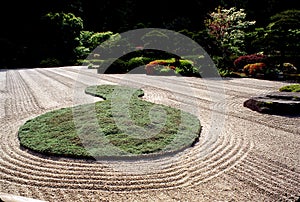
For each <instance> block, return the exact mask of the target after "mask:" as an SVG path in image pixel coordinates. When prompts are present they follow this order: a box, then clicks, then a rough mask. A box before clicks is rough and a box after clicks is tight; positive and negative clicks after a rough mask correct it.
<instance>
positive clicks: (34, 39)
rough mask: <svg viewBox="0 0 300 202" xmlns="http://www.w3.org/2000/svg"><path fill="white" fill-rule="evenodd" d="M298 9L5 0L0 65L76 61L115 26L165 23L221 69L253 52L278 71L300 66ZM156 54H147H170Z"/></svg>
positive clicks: (219, 1)
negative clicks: (284, 64) (288, 65)
mask: <svg viewBox="0 0 300 202" xmlns="http://www.w3.org/2000/svg"><path fill="white" fill-rule="evenodd" d="M299 10H300V8H299V5H298V4H297V1H295V0H285V1H281V0H259V1H258V0H251V1H250V0H233V1H226V2H225V1H224V0H216V1H209V0H200V1H199V0H189V1H184V2H181V3H175V2H169V1H158V0H152V1H135V0H124V1H116V0H110V1H102V0H89V1H83V0H75V1H74V0H72V1H71V0H53V1H36V0H28V1H21V2H18V3H17V4H16V3H15V2H11V1H10V2H7V4H5V5H2V12H1V13H0V20H1V26H2V29H1V32H0V46H1V52H0V56H1V57H0V68H20V67H22V68H24V67H25V68H26V67H49V66H65V65H78V64H82V62H83V60H84V59H85V58H86V56H87V55H89V53H90V52H91V51H92V50H93V49H94V48H95V47H97V46H98V45H99V44H101V43H102V42H103V41H105V40H107V39H108V38H112V37H115V39H117V38H118V33H122V32H125V31H128V30H132V29H136V28H165V29H169V30H174V31H177V32H180V33H182V34H184V35H186V36H188V37H190V38H192V39H193V40H195V41H196V42H197V43H199V45H201V46H202V47H203V48H204V49H205V50H206V51H207V52H208V53H209V55H210V56H211V57H212V58H213V60H214V62H215V64H216V65H217V67H218V68H219V70H220V73H222V74H223V75H226V74H230V72H231V71H233V70H234V71H238V70H239V71H241V70H242V69H243V68H237V67H236V66H234V61H235V60H236V59H238V57H241V56H244V55H252V54H256V53H263V54H264V55H265V56H267V57H268V58H269V60H268V64H266V66H267V69H268V71H266V72H271V73H272V74H278V72H280V71H281V72H283V71H284V70H283V68H284V66H283V63H290V64H292V65H293V66H295V67H299V66H300V65H299V64H300V63H299V55H300V50H299V46H300V45H299V39H300V11H299ZM159 56H160V55H159V54H158V55H157V56H155V57H153V58H151V59H153V60H155V59H168V58H160V57H159ZM169 59H170V58H169ZM94 60H95V61H97V62H99V58H98V60H97V57H95V58H94ZM141 60H143V59H141ZM145 61H147V62H149V61H148V60H147V59H146V60H144V61H143V63H142V64H144V63H146V62H145ZM240 64H241V63H240ZM126 65H128V64H125V66H126ZM122 68H123V67H122ZM122 68H121V69H122ZM270 69H271V70H270ZM298 69H300V68H298ZM254 72H255V71H254ZM266 72H265V73H266ZM298 73H299V70H298Z"/></svg>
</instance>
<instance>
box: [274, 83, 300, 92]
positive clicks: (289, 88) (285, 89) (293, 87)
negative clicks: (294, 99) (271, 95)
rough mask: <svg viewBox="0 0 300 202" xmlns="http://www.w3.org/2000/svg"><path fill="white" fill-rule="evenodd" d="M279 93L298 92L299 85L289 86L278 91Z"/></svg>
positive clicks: (299, 90)
mask: <svg viewBox="0 0 300 202" xmlns="http://www.w3.org/2000/svg"><path fill="white" fill-rule="evenodd" d="M279 91H281V92H300V84H291V85H287V86H283V87H281V88H280V89H279Z"/></svg>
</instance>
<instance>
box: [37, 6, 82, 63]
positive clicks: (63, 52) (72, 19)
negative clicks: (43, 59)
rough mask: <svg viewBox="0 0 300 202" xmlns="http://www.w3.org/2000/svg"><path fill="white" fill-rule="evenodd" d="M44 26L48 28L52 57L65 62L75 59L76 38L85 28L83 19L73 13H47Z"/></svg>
mask: <svg viewBox="0 0 300 202" xmlns="http://www.w3.org/2000/svg"><path fill="white" fill-rule="evenodd" d="M42 19H43V23H44V26H45V27H47V28H48V32H47V33H46V34H47V42H46V43H47V44H48V46H49V47H48V48H50V50H51V52H50V53H49V54H51V56H52V57H55V58H58V59H59V60H60V61H62V62H63V63H64V64H68V63H70V62H73V61H74V60H75V58H74V53H73V51H74V49H75V47H76V46H77V42H76V40H75V38H76V37H77V36H78V35H79V34H80V31H81V30H82V29H83V20H82V19H81V18H80V17H77V16H75V15H74V14H73V13H63V12H60V13H53V12H50V13H47V14H46V15H45V16H43V18H42Z"/></svg>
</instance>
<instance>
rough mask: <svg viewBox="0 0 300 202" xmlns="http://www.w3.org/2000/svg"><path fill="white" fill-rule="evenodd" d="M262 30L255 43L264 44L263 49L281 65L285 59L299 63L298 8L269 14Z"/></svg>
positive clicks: (299, 33)
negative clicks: (268, 19)
mask: <svg viewBox="0 0 300 202" xmlns="http://www.w3.org/2000/svg"><path fill="white" fill-rule="evenodd" d="M264 30H265V32H264V35H261V37H259V38H258V39H256V43H258V42H259V43H261V44H263V45H264V48H263V51H264V52H265V53H266V54H269V55H272V56H273V58H274V59H275V60H276V62H277V63H279V64H281V65H282V64H283V63H284V62H287V61H286V60H292V61H288V62H292V63H297V64H298V65H299V56H300V43H299V41H300V10H286V11H283V12H279V13H277V14H275V15H273V16H271V17H270V23H269V25H268V26H267V27H266V28H265V29H264ZM276 55H278V56H279V57H277V58H278V59H276V57H274V56H276Z"/></svg>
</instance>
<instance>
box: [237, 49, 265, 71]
mask: <svg viewBox="0 0 300 202" xmlns="http://www.w3.org/2000/svg"><path fill="white" fill-rule="evenodd" d="M266 62H267V56H265V55H263V54H257V53H256V54H251V55H244V56H240V57H238V58H237V59H235V60H234V62H233V64H234V66H235V68H236V70H239V69H243V67H245V66H246V65H248V64H254V63H265V64H266Z"/></svg>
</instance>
